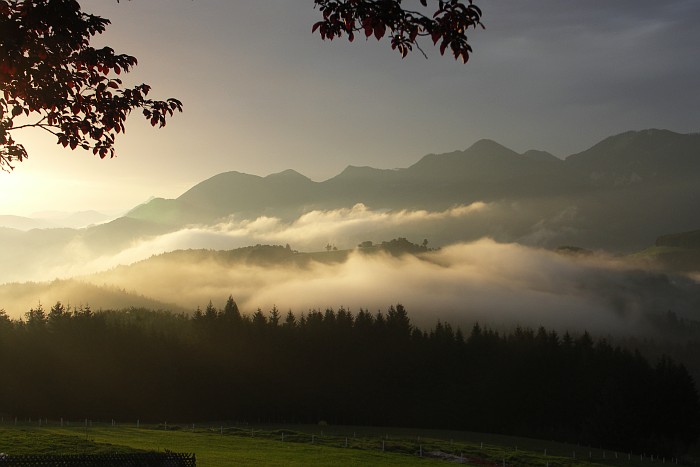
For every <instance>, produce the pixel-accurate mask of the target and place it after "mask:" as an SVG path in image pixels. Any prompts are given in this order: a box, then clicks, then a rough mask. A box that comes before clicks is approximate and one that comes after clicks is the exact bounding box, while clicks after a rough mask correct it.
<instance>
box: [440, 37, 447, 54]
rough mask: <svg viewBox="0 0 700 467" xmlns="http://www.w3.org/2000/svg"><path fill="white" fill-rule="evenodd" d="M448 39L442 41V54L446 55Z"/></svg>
mask: <svg viewBox="0 0 700 467" xmlns="http://www.w3.org/2000/svg"><path fill="white" fill-rule="evenodd" d="M447 45H448V44H447V41H446V40H445V41H442V44H440V55H445V49H447Z"/></svg>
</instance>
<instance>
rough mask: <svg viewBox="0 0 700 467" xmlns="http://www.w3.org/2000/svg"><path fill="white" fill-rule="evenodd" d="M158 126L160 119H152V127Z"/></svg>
mask: <svg viewBox="0 0 700 467" xmlns="http://www.w3.org/2000/svg"><path fill="white" fill-rule="evenodd" d="M157 124H158V117H153V118H151V126H156V125H157Z"/></svg>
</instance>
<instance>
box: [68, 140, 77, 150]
mask: <svg viewBox="0 0 700 467" xmlns="http://www.w3.org/2000/svg"><path fill="white" fill-rule="evenodd" d="M77 147H78V142H77V141H75V140H73V141H71V142H70V148H71V149H75V148H77Z"/></svg>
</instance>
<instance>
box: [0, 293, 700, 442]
mask: <svg viewBox="0 0 700 467" xmlns="http://www.w3.org/2000/svg"><path fill="white" fill-rule="evenodd" d="M0 374H1V375H2V384H0V413H2V414H3V415H5V416H6V417H12V416H20V417H50V418H58V417H64V418H75V419H83V418H86V417H87V418H90V419H95V420H100V419H101V420H109V419H118V420H136V419H140V420H142V421H147V420H150V421H169V422H171V423H173V422H178V421H179V422H197V421H214V420H233V421H248V422H252V423H259V422H265V423H318V422H320V421H324V422H326V423H329V424H344V425H383V426H404V427H424V428H441V429H459V430H473V431H483V432H495V433H506V434H513V435H522V436H529V437H537V438H544V439H555V440H560V441H565V442H574V443H579V444H584V445H592V446H602V447H605V448H610V449H618V450H635V451H644V452H656V453H659V454H665V455H677V454H680V453H682V452H683V451H684V450H686V449H687V447H688V446H689V445H690V444H692V443H693V442H695V440H696V439H697V437H698V434H699V433H700V426H699V423H698V422H699V421H700V403H699V401H698V394H697V390H696V387H695V383H694V381H693V379H692V377H691V376H690V375H689V374H688V372H687V371H686V369H685V368H684V367H683V366H682V365H680V364H677V363H675V362H674V361H672V360H671V359H670V358H668V357H662V358H660V359H659V360H658V361H657V362H654V363H651V362H649V361H648V360H647V359H645V358H644V357H643V356H642V355H641V354H640V353H639V352H633V351H630V350H625V349H622V348H620V347H614V346H613V345H611V344H610V343H609V342H608V341H606V340H604V339H601V340H597V341H596V340H594V339H593V338H592V337H591V336H590V335H589V334H588V333H586V332H584V333H583V334H580V335H576V336H572V335H570V334H569V333H565V334H563V335H559V334H558V333H557V332H555V331H552V330H546V329H545V328H542V327H541V328H539V329H537V330H534V329H529V328H520V327H518V328H516V329H514V330H513V331H511V332H497V331H494V330H492V329H489V328H485V327H482V326H480V325H479V324H475V325H474V326H473V327H472V329H471V330H470V331H469V332H468V334H466V335H465V333H463V332H462V330H461V329H459V328H457V329H455V328H453V327H452V326H451V325H450V324H449V323H444V322H440V321H438V322H437V324H436V325H435V326H434V327H433V328H431V329H427V330H424V329H420V328H418V327H416V326H414V325H413V324H412V323H411V321H410V318H409V316H408V313H407V311H406V309H405V308H404V307H403V306H402V305H396V306H391V307H390V308H389V309H388V310H387V311H386V312H384V313H383V312H377V313H371V312H369V311H367V310H363V309H360V311H359V312H357V313H353V312H351V311H349V310H347V309H345V308H340V309H338V310H333V309H326V310H325V311H319V310H310V311H308V312H307V313H303V314H301V315H295V314H294V313H292V312H291V311H289V312H288V313H286V314H285V313H281V312H280V311H279V310H278V309H277V308H275V307H273V309H272V310H270V311H268V312H263V311H262V310H257V311H256V312H255V313H253V314H252V315H244V314H241V313H240V311H239V309H238V307H237V306H236V303H235V302H234V300H233V298H231V297H229V299H228V301H227V302H226V305H225V306H224V307H223V308H222V309H217V308H216V307H214V306H213V305H212V304H211V303H209V305H208V306H206V307H205V309H204V310H202V309H199V308H198V309H197V310H196V311H195V312H194V313H193V314H192V315H184V314H173V313H169V312H163V311H151V310H145V309H130V310H122V311H99V312H94V311H92V310H91V309H90V308H89V307H78V308H76V309H70V307H66V306H64V305H62V304H61V303H60V302H59V303H56V304H55V305H54V306H53V307H51V308H50V310H49V311H48V312H46V311H45V310H44V309H43V307H41V306H39V307H37V308H36V309H32V310H30V311H29V312H28V313H26V315H25V317H24V319H18V320H11V319H9V318H8V317H7V315H6V314H4V312H0Z"/></svg>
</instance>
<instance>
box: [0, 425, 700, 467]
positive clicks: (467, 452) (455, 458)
mask: <svg viewBox="0 0 700 467" xmlns="http://www.w3.org/2000/svg"><path fill="white" fill-rule="evenodd" d="M0 425H5V426H8V425H14V426H17V427H49V426H51V427H56V426H59V427H65V428H72V429H80V430H85V433H89V430H90V429H91V428H95V429H97V428H109V427H114V428H118V427H124V428H137V429H143V430H159V431H170V432H190V433H192V434H200V435H209V436H212V435H218V436H225V437H245V438H262V439H267V440H274V441H279V442H285V443H306V444H314V445H318V446H325V447H331V448H347V449H360V450H369V451H382V452H387V453H396V454H403V455H409V456H418V457H424V458H433V459H440V460H444V461H448V462H450V463H457V464H469V465H484V466H493V467H496V466H498V467H501V466H503V467H505V466H543V467H563V466H577V465H590V464H591V463H594V464H598V465H624V466H638V465H639V466H641V465H644V466H646V465H649V464H657V463H658V464H670V465H695V464H696V463H695V462H694V460H691V459H679V458H677V457H663V456H657V455H654V454H648V453H632V452H619V451H614V450H606V449H603V448H592V447H588V446H579V445H571V444H564V443H558V442H551V443H550V442H547V441H544V440H525V439H522V438H519V439H517V440H518V441H520V442H523V444H525V445H521V446H518V445H513V444H510V443H512V441H513V440H515V439H516V438H512V437H507V436H501V435H488V434H477V433H466V432H459V433H458V432H440V431H435V432H434V433H433V435H431V436H430V437H428V436H423V435H411V434H410V433H411V430H410V429H400V428H394V429H390V428H387V429H386V430H385V432H383V433H380V432H379V431H377V430H382V429H380V428H367V427H355V428H353V427H332V428H331V427H327V426H321V425H319V426H315V425H293V426H290V427H288V426H285V427H283V428H281V427H280V426H281V425H280V426H263V427H260V426H251V425H249V424H248V423H245V422H240V423H234V422H225V423H224V422H222V423H208V424H172V423H167V422H163V423H159V424H145V423H141V422H140V421H139V420H137V421H135V422H128V423H120V422H117V421H116V420H111V421H93V420H90V419H82V420H68V419H65V420H64V419H59V420H49V419H34V420H32V419H23V420H19V419H17V418H8V417H2V418H0ZM353 430H357V431H353ZM391 430H393V432H392V431H391ZM448 433H449V434H450V435H455V438H453V439H449V441H448V440H447V439H445V438H438V437H437V436H440V435H443V436H444V435H447V434H448ZM460 435H461V439H458V438H457V436H460ZM479 436H482V439H483V440H484V441H479V440H478V437H479ZM524 441H527V442H528V443H529V444H528V443H525V442H524ZM158 454H159V455H167V454H170V455H171V456H181V457H180V459H181V460H182V461H183V462H185V461H186V459H188V457H187V456H191V461H190V462H192V463H189V464H188V463H180V464H178V463H167V462H168V461H167V460H163V461H162V462H165V463H160V464H159V463H155V464H145V463H141V464H139V463H135V464H124V463H122V464H70V463H64V464H61V463H54V464H51V463H43V464H40V463H36V464H8V463H3V461H4V460H6V459H9V457H10V456H5V458H2V457H0V467H3V466H6V465H8V466H9V465H17V466H29V465H32V466H34V465H36V466H39V465H41V466H44V465H46V466H48V465H56V466H64V465H65V466H69V465H70V466H73V465H76V466H77V465H120V466H121V465H124V466H131V465H139V466H140V465H144V466H146V465H157V466H160V465H163V466H166V465H167V466H173V467H179V466H183V467H189V466H194V465H195V464H194V454H191V455H190V454H175V453H170V452H168V453H165V454H163V453H158ZM120 456H127V455H125V454H120ZM128 456H131V454H129V455H128ZM39 457H41V456H37V459H38V458H39ZM67 457H70V456H67ZM175 460H176V458H175V457H173V458H172V459H171V461H172V462H175ZM156 461H157V460H155V459H154V462H156ZM144 462H145V461H144Z"/></svg>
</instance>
